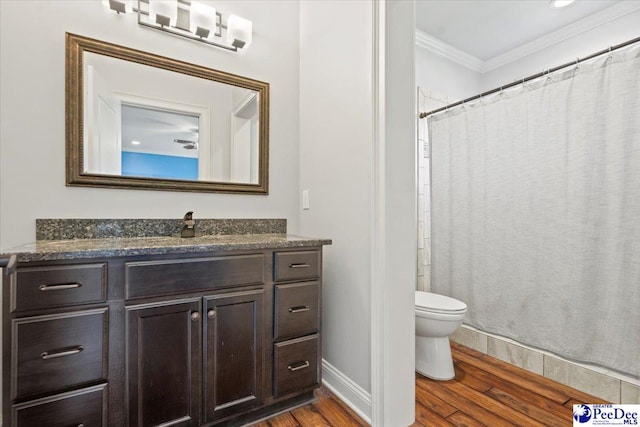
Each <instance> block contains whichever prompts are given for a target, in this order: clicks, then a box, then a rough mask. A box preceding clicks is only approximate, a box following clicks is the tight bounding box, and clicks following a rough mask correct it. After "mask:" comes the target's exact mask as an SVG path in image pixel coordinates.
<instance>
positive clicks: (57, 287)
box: [39, 283, 82, 291]
mask: <svg viewBox="0 0 640 427" xmlns="http://www.w3.org/2000/svg"><path fill="white" fill-rule="evenodd" d="M80 287H82V283H64V284H60V285H40V288H39V289H40V290H41V291H63V290H65V289H75V288H80Z"/></svg>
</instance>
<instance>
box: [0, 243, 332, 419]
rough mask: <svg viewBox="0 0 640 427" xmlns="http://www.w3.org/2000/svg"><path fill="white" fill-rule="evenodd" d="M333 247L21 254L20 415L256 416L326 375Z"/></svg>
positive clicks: (8, 312)
mask: <svg viewBox="0 0 640 427" xmlns="http://www.w3.org/2000/svg"><path fill="white" fill-rule="evenodd" d="M320 272H321V248H320V247H312V248H301V249H296V250H290V249H286V250H258V251H253V252H242V251H235V252H216V253H198V254H178V255H174V256H170V255H154V256H136V257H119V258H109V259H101V260H96V259H87V260H86V261H85V260H82V259H74V260H72V261H47V262H37V263H34V262H29V263H20V262H19V263H18V267H17V271H16V273H15V274H12V275H9V276H7V275H5V276H4V280H3V282H4V283H3V307H4V318H3V367H4V372H5V374H4V375H3V420H4V425H6V426H18V427H26V426H43V425H47V426H50V425H51V426H58V425H60V426H70V425H73V426H80V425H83V426H100V425H104V426H106V425H109V426H122V425H128V426H140V427H142V426H156V425H172V426H173V425H175V426H199V425H230V426H231V425H242V424H244V423H246V422H248V421H250V420H251V419H257V418H259V417H263V416H265V415H268V414H269V413H273V412H277V411H281V410H283V409H286V407H287V405H289V404H300V403H302V402H304V401H305V400H310V399H311V398H312V397H313V395H312V391H313V389H314V388H315V387H317V386H318V385H319V383H320V369H321V353H320V348H321V343H320V295H321V277H320Z"/></svg>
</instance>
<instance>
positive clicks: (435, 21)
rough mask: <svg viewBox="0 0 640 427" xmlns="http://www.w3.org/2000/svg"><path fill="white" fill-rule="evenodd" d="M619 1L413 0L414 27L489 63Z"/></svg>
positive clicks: (635, 0) (619, 1)
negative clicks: (558, 5)
mask: <svg viewBox="0 0 640 427" xmlns="http://www.w3.org/2000/svg"><path fill="white" fill-rule="evenodd" d="M626 1H630V0H626ZM632 1H634V2H638V1H637V0H632ZM621 2H622V0H576V1H575V2H574V3H572V4H570V5H569V6H566V7H564V8H559V9H558V8H554V7H550V5H549V4H550V0H416V27H417V29H418V30H420V31H423V32H425V33H427V34H429V35H431V36H433V37H435V38H437V39H439V40H441V41H443V42H445V43H446V44H448V45H451V46H453V47H455V48H457V49H459V50H461V51H463V52H465V53H466V54H469V55H472V56H473V57H476V58H478V59H479V60H481V61H489V60H491V59H492V58H496V57H498V56H500V55H504V54H505V53H507V52H510V51H513V50H514V49H517V48H518V47H520V46H522V45H524V44H526V43H529V42H531V41H534V40H536V39H539V38H541V37H542V36H544V35H546V34H548V33H550V32H553V31H557V30H560V29H561V28H564V27H566V26H567V25H569V24H572V23H574V22H576V21H579V20H581V19H584V18H586V17H587V16H590V15H593V14H595V13H598V12H600V11H603V10H604V9H606V8H609V7H612V6H615V5H616V4H618V3H621ZM638 3H640V2H638Z"/></svg>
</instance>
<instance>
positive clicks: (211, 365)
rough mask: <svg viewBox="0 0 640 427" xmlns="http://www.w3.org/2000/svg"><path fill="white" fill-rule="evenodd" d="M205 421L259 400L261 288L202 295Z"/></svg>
mask: <svg viewBox="0 0 640 427" xmlns="http://www.w3.org/2000/svg"><path fill="white" fill-rule="evenodd" d="M205 307H206V314H205V323H204V336H205V340H206V344H205V364H204V369H205V373H204V374H205V375H204V378H205V380H204V381H205V388H204V392H205V396H204V402H205V405H206V410H205V414H206V422H211V421H214V420H219V419H221V418H223V417H227V416H230V415H233V414H236V413H239V412H241V411H244V410H246V409H248V408H251V407H254V406H258V405H260V404H261V403H262V396H263V387H264V384H263V373H262V368H263V363H264V362H263V358H264V352H263V342H262V341H263V330H262V329H263V319H262V316H263V291H262V290H261V289H260V290H255V291H245V292H236V293H233V294H224V295H219V296H212V297H207V298H205Z"/></svg>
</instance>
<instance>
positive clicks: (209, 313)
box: [207, 310, 216, 319]
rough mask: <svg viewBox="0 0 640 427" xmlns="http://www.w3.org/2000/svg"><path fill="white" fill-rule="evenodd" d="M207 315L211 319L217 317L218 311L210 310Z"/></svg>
mask: <svg viewBox="0 0 640 427" xmlns="http://www.w3.org/2000/svg"><path fill="white" fill-rule="evenodd" d="M207 317H208V318H209V319H215V318H216V311H215V310H209V311H208V312H207Z"/></svg>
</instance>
